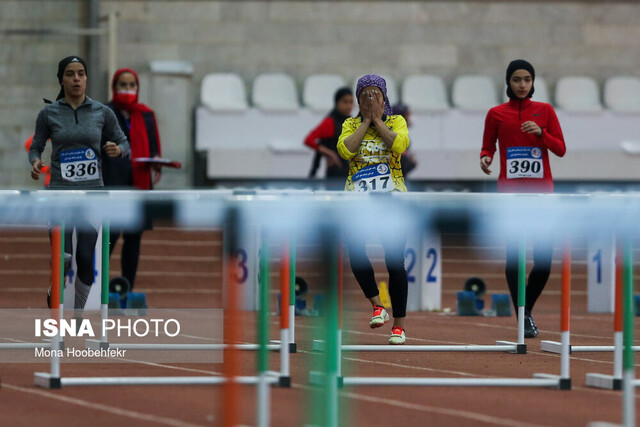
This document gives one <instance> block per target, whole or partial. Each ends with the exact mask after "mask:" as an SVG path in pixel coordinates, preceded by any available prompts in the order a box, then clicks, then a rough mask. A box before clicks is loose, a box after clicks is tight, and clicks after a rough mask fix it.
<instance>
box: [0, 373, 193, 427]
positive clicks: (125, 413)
mask: <svg viewBox="0 0 640 427" xmlns="http://www.w3.org/2000/svg"><path fill="white" fill-rule="evenodd" d="M2 388H4V389H9V390H14V391H18V392H22V393H29V394H34V395H36V396H40V397H44V398H47V399H52V400H57V401H59V402H64V403H69V404H71V405H76V406H82V407H84V408H89V409H91V410H98V411H102V412H106V413H109V414H112V415H119V416H122V417H127V418H133V419H135V420H138V421H147V422H153V423H158V424H163V425H168V426H175V427H180V426H199V425H201V424H191V423H187V422H186V421H183V420H178V419H174V418H168V417H164V416H163V417H158V416H155V415H151V414H145V413H142V412H138V411H132V410H129V409H119V408H115V407H113V406H108V405H103V404H102V403H98V402H90V401H88V400H82V399H80V398H78V397H67V396H61V395H58V394H53V393H51V392H46V391H43V390H37V389H31V388H26V387H22V386H17V385H12V384H7V383H2Z"/></svg>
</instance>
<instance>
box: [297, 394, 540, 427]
mask: <svg viewBox="0 0 640 427" xmlns="http://www.w3.org/2000/svg"><path fill="white" fill-rule="evenodd" d="M291 387H292V388H297V389H303V390H308V391H311V390H313V388H312V387H310V386H306V385H300V384H292V385H291ZM338 394H339V395H341V396H343V397H347V398H350V399H354V400H363V401H365V402H370V403H374V404H375V405H389V406H395V407H399V408H403V409H407V410H413V411H420V412H430V413H433V414H439V415H448V416H451V417H457V418H466V419H470V420H472V421H481V422H484V423H487V424H495V425H503V426H518V427H534V426H536V424H526V423H522V422H520V421H516V420H510V419H507V418H497V417H492V416H490V415H483V414H479V413H477V412H471V411H462V410H457V409H446V408H438V407H435V406H428V405H422V404H418V403H407V402H402V401H399V400H394V399H389V398H388V397H385V398H384V399H381V398H380V397H378V396H368V395H366V394H363V393H353V392H348V391H340V392H338Z"/></svg>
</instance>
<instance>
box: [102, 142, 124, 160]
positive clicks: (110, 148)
mask: <svg viewBox="0 0 640 427" xmlns="http://www.w3.org/2000/svg"><path fill="white" fill-rule="evenodd" d="M102 149H103V150H104V152H105V153H106V154H107V156H109V157H111V158H112V159H115V158H116V157H120V156H122V148H120V146H118V145H116V143H115V142H111V141H108V142H107V143H106V144H104V147H103V148H102Z"/></svg>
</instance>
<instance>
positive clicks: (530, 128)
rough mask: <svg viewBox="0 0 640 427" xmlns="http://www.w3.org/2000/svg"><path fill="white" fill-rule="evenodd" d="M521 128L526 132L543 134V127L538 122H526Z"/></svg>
mask: <svg viewBox="0 0 640 427" xmlns="http://www.w3.org/2000/svg"><path fill="white" fill-rule="evenodd" d="M520 128H521V129H522V132H524V133H532V134H534V135H536V136H542V129H541V128H540V126H538V125H537V124H536V122H532V121H528V122H524V123H523V124H522V126H521V127H520Z"/></svg>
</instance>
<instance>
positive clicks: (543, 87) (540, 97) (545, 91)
mask: <svg viewBox="0 0 640 427" xmlns="http://www.w3.org/2000/svg"><path fill="white" fill-rule="evenodd" d="M533 86H534V87H535V89H536V90H535V91H534V92H533V96H532V97H531V99H532V100H533V101H538V102H546V103H547V104H550V103H551V97H550V96H549V86H548V85H547V82H546V80H545V79H544V78H542V77H536V81H535V83H534V85H533ZM502 95H503V99H504V102H507V101H508V100H509V97H508V96H507V86H505V87H504V90H503V92H502Z"/></svg>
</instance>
